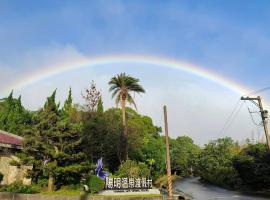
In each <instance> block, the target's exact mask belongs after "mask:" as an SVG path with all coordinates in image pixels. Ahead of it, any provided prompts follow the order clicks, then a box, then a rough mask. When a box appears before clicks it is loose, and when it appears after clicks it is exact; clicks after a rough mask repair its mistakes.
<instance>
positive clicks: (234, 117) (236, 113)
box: [224, 102, 244, 134]
mask: <svg viewBox="0 0 270 200" xmlns="http://www.w3.org/2000/svg"><path fill="white" fill-rule="evenodd" d="M243 105H244V103H243V102H242V103H241V104H240V106H239V107H238V110H237V111H236V112H235V114H234V116H233V118H232V120H231V122H230V123H229V124H228V126H227V128H226V129H225V130H224V134H225V133H226V132H227V131H228V130H229V128H230V127H231V125H232V124H233V122H234V120H235V119H236V117H237V116H238V114H239V112H240V110H241V108H242V107H243Z"/></svg>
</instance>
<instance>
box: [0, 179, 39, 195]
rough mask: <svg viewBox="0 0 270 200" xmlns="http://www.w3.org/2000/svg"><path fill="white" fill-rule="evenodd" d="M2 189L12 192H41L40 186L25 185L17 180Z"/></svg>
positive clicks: (2, 190)
mask: <svg viewBox="0 0 270 200" xmlns="http://www.w3.org/2000/svg"><path fill="white" fill-rule="evenodd" d="M0 191H1V192H11V193H24V194H34V193H39V192H40V188H39V187H37V186H31V185H23V183H22V182H20V181H17V182H14V183H12V184H10V185H8V186H4V187H1V189H0Z"/></svg>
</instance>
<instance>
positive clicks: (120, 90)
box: [109, 73, 145, 160]
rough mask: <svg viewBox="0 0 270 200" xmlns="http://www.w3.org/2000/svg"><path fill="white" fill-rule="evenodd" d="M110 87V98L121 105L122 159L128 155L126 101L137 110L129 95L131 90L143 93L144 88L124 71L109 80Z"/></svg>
mask: <svg viewBox="0 0 270 200" xmlns="http://www.w3.org/2000/svg"><path fill="white" fill-rule="evenodd" d="M109 85H110V89H109V91H110V92H112V98H115V104H116V105H117V106H118V104H121V107H122V124H123V133H124V134H123V135H122V139H123V144H122V145H124V156H123V157H124V160H126V159H127V157H128V151H127V150H128V149H127V120H126V102H128V103H130V104H131V105H134V107H135V109H136V110H137V106H136V104H135V101H134V99H133V98H132V96H131V94H130V93H131V92H134V93H144V92H145V90H144V89H143V87H142V86H141V85H140V84H139V79H137V78H133V77H131V76H129V75H126V74H125V73H121V74H118V75H117V76H114V77H112V78H111V80H110V81H109Z"/></svg>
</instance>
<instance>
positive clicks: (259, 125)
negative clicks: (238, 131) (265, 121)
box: [245, 101, 262, 127]
mask: <svg viewBox="0 0 270 200" xmlns="http://www.w3.org/2000/svg"><path fill="white" fill-rule="evenodd" d="M245 105H246V107H247V109H248V112H249V114H250V117H251V121H252V122H253V124H254V125H255V126H258V127H261V126H262V122H261V123H260V124H258V123H256V122H255V120H254V117H253V115H252V113H258V112H251V111H250V109H249V107H248V105H247V102H246V101H245Z"/></svg>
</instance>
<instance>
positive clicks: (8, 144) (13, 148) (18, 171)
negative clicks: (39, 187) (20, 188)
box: [0, 130, 31, 185]
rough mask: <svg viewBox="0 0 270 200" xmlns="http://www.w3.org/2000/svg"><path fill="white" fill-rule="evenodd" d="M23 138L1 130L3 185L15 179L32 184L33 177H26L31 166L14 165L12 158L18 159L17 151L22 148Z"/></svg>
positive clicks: (0, 154)
mask: <svg viewBox="0 0 270 200" xmlns="http://www.w3.org/2000/svg"><path fill="white" fill-rule="evenodd" d="M22 141H23V138H22V137H20V136H17V135H14V134H12V133H8V132H6V131H2V130H0V172H1V173H2V174H3V175H4V178H3V181H2V182H1V184H2V185H7V184H10V183H12V182H14V181H22V182H23V183H24V184H26V185H28V184H31V179H27V178H25V176H26V172H27V170H28V169H31V167H29V166H12V165H10V162H11V161H12V160H16V161H18V160H19V159H18V158H17V157H16V156H15V154H16V152H19V151H21V149H22Z"/></svg>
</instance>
